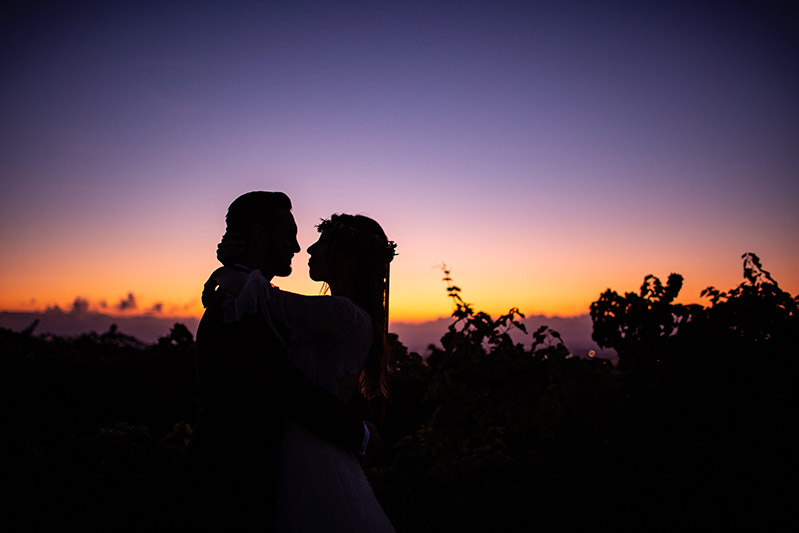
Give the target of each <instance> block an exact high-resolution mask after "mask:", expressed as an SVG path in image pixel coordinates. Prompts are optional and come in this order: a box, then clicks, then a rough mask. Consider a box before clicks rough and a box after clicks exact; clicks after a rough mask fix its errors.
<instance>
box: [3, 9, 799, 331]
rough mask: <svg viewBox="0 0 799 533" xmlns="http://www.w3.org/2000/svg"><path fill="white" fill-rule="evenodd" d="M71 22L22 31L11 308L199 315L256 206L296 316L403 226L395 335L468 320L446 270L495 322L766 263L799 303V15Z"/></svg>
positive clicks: (421, 12) (381, 15)
mask: <svg viewBox="0 0 799 533" xmlns="http://www.w3.org/2000/svg"><path fill="white" fill-rule="evenodd" d="M69 4H71V3H68V2H64V3H61V4H56V5H51V4H47V3H41V2H16V3H15V7H11V8H8V7H6V8H4V11H3V14H2V23H0V39H1V40H2V46H1V47H0V57H1V58H2V77H1V78H0V86H1V87H2V90H1V91H0V248H1V249H2V254H0V310H37V309H44V308H46V307H48V306H53V305H59V306H60V307H61V308H63V309H69V308H70V307H71V306H72V303H73V301H74V300H75V298H76V297H80V298H81V299H83V300H84V301H85V302H87V303H88V305H89V308H90V309H93V310H98V311H99V310H102V311H106V312H117V311H119V308H120V304H121V302H123V301H126V302H127V304H126V305H121V307H126V308H127V311H126V312H128V313H131V312H134V313H146V312H159V313H161V314H165V315H173V316H186V315H195V316H196V315H199V314H200V313H201V312H202V307H201V305H200V300H199V295H200V290H201V288H202V284H203V282H204V281H205V279H206V277H207V276H208V274H209V273H210V272H211V271H212V270H213V269H214V268H216V267H217V266H218V263H217V262H216V259H215V248H216V244H217V242H218V241H219V238H220V236H221V235H222V233H223V232H224V217H225V212H226V209H227V206H228V205H229V204H230V202H231V201H233V199H235V198H236V197H237V196H238V195H240V194H242V193H244V192H247V191H250V190H280V191H284V192H286V193H287V194H288V195H289V196H290V197H291V198H292V201H293V202H294V214H295V217H296V220H297V224H298V226H299V240H300V244H301V245H302V246H303V252H302V253H300V254H298V255H297V256H295V259H294V273H293V274H292V276H290V277H289V278H287V279H285V280H282V279H278V280H275V281H276V283H277V284H278V285H279V286H281V288H284V289H288V290H294V291H298V292H303V293H306V294H317V293H318V292H319V285H318V284H316V283H314V282H311V281H310V280H309V279H308V278H307V260H308V256H307V254H306V253H305V251H304V249H305V248H307V246H309V245H310V244H312V243H313V241H314V240H315V238H316V230H315V228H314V225H315V224H316V223H317V222H318V221H319V219H320V218H321V217H327V216H329V215H330V214H331V213H334V212H348V213H361V214H365V215H368V216H371V217H373V218H375V219H376V220H378V221H379V222H380V223H381V224H382V225H383V228H384V229H385V231H386V233H387V234H388V235H389V238H391V239H393V240H395V241H396V242H397V243H398V252H399V256H398V257H397V258H396V259H395V262H394V263H393V264H392V271H391V272H392V280H391V317H392V319H394V320H404V321H408V320H427V319H432V318H435V317H440V316H446V315H448V314H449V313H450V311H451V303H450V301H449V300H448V299H447V297H446V291H445V284H444V283H443V282H442V281H441V278H442V273H441V270H440V268H439V266H440V265H441V264H443V263H446V264H447V265H448V266H449V267H450V268H451V271H452V275H453V277H454V278H455V282H456V284H457V285H459V286H460V287H461V288H462V289H463V297H464V299H466V300H467V301H470V302H473V303H474V304H475V306H476V307H477V308H478V309H482V310H485V311H487V312H489V313H491V314H498V313H504V312H506V311H507V310H508V308H510V307H512V306H516V307H519V308H520V309H521V310H522V311H523V312H525V313H528V314H533V313H540V314H549V315H564V316H568V315H575V314H581V313H586V312H588V307H589V305H590V303H591V302H592V301H594V300H596V299H597V297H598V296H599V294H600V293H601V292H602V291H604V290H605V289H606V288H612V289H614V290H617V291H619V292H625V291H633V290H637V289H638V287H639V286H640V285H641V282H642V280H643V277H644V276H645V275H647V274H654V275H656V276H659V277H661V278H662V279H664V280H665V278H666V277H667V276H668V275H669V274H670V273H672V272H678V273H681V274H682V275H683V276H684V277H685V286H684V288H683V293H682V297H681V300H682V301H684V302H698V301H700V298H699V293H700V291H701V290H702V289H703V288H705V287H706V286H708V285H715V286H716V287H718V288H720V289H729V288H731V287H733V286H734V285H737V284H738V283H739V282H740V281H741V280H742V275H741V272H742V269H741V255H742V254H743V253H744V252H749V251H751V252H755V253H757V254H758V255H759V256H760V258H761V260H762V261H763V263H764V266H765V268H766V269H768V270H769V271H770V272H771V273H772V275H773V276H774V278H775V279H777V281H779V282H780V284H781V286H782V287H783V288H784V289H785V290H787V291H788V292H790V293H791V294H793V295H796V294H797V292H799V231H798V230H799V209H798V208H797V204H799V71H798V68H799V53H798V52H799V46H797V43H798V41H797V37H796V36H797V35H799V24H797V19H796V17H795V16H793V15H792V14H791V13H790V12H789V11H788V10H787V8H782V7H780V6H781V5H782V4H781V3H772V2H751V3H734V2H733V3H729V4H728V3H716V5H717V8H710V7H707V5H704V4H702V3H701V2H663V3H662V4H653V3H651V2H568V1H567V2H540V3H539V2H507V3H506V2H419V3H416V2H409V1H405V2H325V3H324V6H325V7H320V6H319V5H318V4H316V3H304V2H275V3H273V2H216V3H214V2H159V3H151V4H148V3H147V2H131V3H127V2H97V3H81V5H82V6H83V7H82V8H75V7H73V6H70V5H69ZM162 4H163V5H162ZM148 5H149V6H150V7H148ZM786 5H787V3H786ZM129 293H132V295H133V299H128V295H129ZM134 301H135V306H134V305H133V304H134Z"/></svg>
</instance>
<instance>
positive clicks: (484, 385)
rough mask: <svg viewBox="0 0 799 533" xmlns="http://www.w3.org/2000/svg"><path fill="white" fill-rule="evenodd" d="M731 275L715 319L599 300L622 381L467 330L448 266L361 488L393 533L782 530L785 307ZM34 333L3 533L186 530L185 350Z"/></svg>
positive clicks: (515, 320) (18, 403)
mask: <svg viewBox="0 0 799 533" xmlns="http://www.w3.org/2000/svg"><path fill="white" fill-rule="evenodd" d="M743 263H744V267H743V278H744V279H743V282H742V283H741V284H739V285H738V286H737V287H734V288H732V289H730V290H728V291H720V290H717V289H715V288H714V287H708V288H707V289H706V290H705V291H703V292H702V296H703V297H705V298H707V301H708V304H707V306H702V305H683V304H678V303H676V299H677V297H678V296H679V293H680V290H681V288H682V277H681V276H680V275H679V274H672V275H670V276H669V277H668V279H667V281H666V283H665V284H663V283H661V281H660V280H659V279H658V278H656V277H655V276H652V275H649V276H646V277H645V278H644V282H643V284H642V286H641V289H640V290H639V291H638V293H627V294H624V295H619V294H618V293H616V292H614V291H612V290H610V289H609V290H607V291H605V292H603V293H602V294H601V295H600V296H599V298H598V299H597V301H596V302H594V303H593V304H592V305H591V316H592V319H593V321H594V332H593V338H594V339H595V340H596V341H597V342H598V343H599V344H600V346H603V347H610V348H614V349H615V350H616V351H617V353H618V354H619V361H618V365H617V366H613V365H612V364H610V362H609V361H607V360H603V359H599V358H593V359H590V358H589V359H581V358H578V357H574V356H573V355H572V354H571V353H570V351H569V349H568V347H567V346H566V345H565V344H564V343H563V340H562V339H561V338H560V335H559V334H558V333H557V332H556V331H553V330H551V329H550V328H547V327H546V326H543V327H541V328H539V329H538V330H536V331H534V332H531V333H530V334H529V336H528V337H526V338H527V339H529V341H528V342H526V343H514V342H513V340H512V339H511V336H510V332H511V331H512V330H513V329H514V328H518V329H519V330H521V331H522V332H525V328H524V324H523V322H522V320H523V319H524V315H523V314H522V313H521V312H519V310H518V309H516V308H511V309H510V310H509V311H508V313H506V314H504V315H502V316H500V317H498V318H496V319H495V318H492V317H491V316H490V315H488V314H487V313H484V312H479V311H476V310H475V307H474V306H473V305H472V304H470V303H467V302H466V301H465V300H463V298H462V296H461V289H460V287H458V286H456V285H454V283H453V280H452V278H451V276H450V272H449V270H447V269H446V268H445V269H444V281H445V282H446V284H447V289H446V290H447V294H448V295H449V296H450V297H451V298H452V301H453V313H452V319H453V320H452V323H451V324H450V326H449V327H448V328H447V330H446V331H445V332H444V333H443V336H442V338H441V345H440V347H436V346H431V347H430V349H429V354H428V356H427V357H426V359H423V358H422V357H421V356H420V355H419V354H417V353H413V352H409V351H408V350H407V348H406V347H405V346H404V345H403V344H402V342H401V340H400V339H398V338H397V336H396V335H390V336H389V339H388V340H389V346H390V349H391V354H392V365H391V374H390V386H391V392H392V400H391V402H390V403H387V404H379V403H377V404H375V403H373V404H368V403H366V402H364V401H363V399H362V398H360V399H357V398H356V401H355V403H354V405H353V407H354V408H356V409H359V410H361V412H362V413H363V416H364V418H371V419H373V420H375V421H376V422H379V423H380V424H381V426H380V427H381V434H382V436H383V437H384V440H385V442H386V444H387V450H386V452H384V453H383V454H382V455H381V456H379V457H378V458H377V460H376V462H375V463H374V466H373V467H372V468H370V469H369V470H368V475H369V477H370V480H371V482H372V484H373V487H374V489H375V492H376V493H377V495H378V498H379V499H380V501H381V504H382V505H383V507H384V508H385V510H386V512H387V513H388V514H389V516H390V518H391V519H392V522H393V523H394V524H395V526H396V528H397V530H398V531H414V532H425V531H440V530H461V531H484V530H497V529H513V530H519V529H521V530H525V529H533V528H538V529H541V528H544V529H555V528H558V529H564V528H565V529H576V528H587V527H596V525H597V524H599V523H603V524H608V525H612V526H613V527H615V528H617V529H618V528H620V527H622V528H631V529H632V528H635V529H640V528H641V526H642V524H646V525H645V526H644V527H645V528H647V529H651V528H652V527H654V528H661V529H664V530H668V529H676V528H683V527H685V525H686V524H688V523H690V524H692V525H694V526H696V527H697V528H702V529H721V530H726V529H732V528H744V529H757V530H763V529H791V526H792V525H793V523H792V521H793V516H792V515H791V514H790V513H789V512H788V511H789V510H790V509H791V508H792V504H793V495H792V494H791V493H790V492H789V491H790V489H789V488H783V487H791V485H790V483H788V482H789V481H790V480H792V479H793V477H794V476H795V466H792V465H793V464H794V463H795V460H794V456H795V452H794V450H793V448H792V443H793V442H794V441H793V440H792V439H793V437H792V435H791V434H790V431H791V429H792V428H793V425H794V422H793V421H794V419H795V413H796V409H797V404H798V403H799V402H797V394H796V386H795V383H794V376H795V375H796V366H797V358H796V346H797V343H799V323H797V320H799V318H797V315H798V314H799V313H798V312H797V299H796V298H795V297H791V295H790V294H788V293H787V292H785V291H783V290H782V289H781V288H780V287H779V285H778V283H777V282H776V281H775V280H774V279H773V277H772V276H771V274H770V273H769V272H768V271H766V270H765V269H764V268H763V266H762V264H761V262H760V259H759V258H758V257H757V256H756V255H755V254H751V253H750V254H744V256H743ZM29 329H30V331H26V332H22V333H15V332H11V331H9V330H5V329H0V345H2V346H3V354H2V360H0V364H2V365H3V368H2V373H1V374H0V375H2V376H3V378H4V379H3V394H4V406H5V408H6V411H7V416H6V417H5V429H6V430H7V431H6V438H5V441H4V446H5V448H6V449H5V450H4V451H5V455H6V457H7V459H8V461H7V463H6V465H7V466H6V468H5V469H4V471H3V472H2V473H3V474H4V479H6V480H7V483H8V484H9V485H10V486H12V487H15V489H16V491H15V496H13V498H14V499H12V500H10V501H9V503H10V505H9V508H10V509H12V512H11V514H10V515H9V517H8V522H9V523H13V521H14V519H20V518H22V519H24V520H25V522H23V524H24V526H25V529H37V528H38V529H44V528H45V527H53V526H58V527H64V526H65V525H68V524H81V525H83V526H87V525H88V526H89V528H90V529H91V528H92V527H93V526H96V527H97V528H100V527H109V526H108V524H112V525H111V526H110V527H111V528H112V529H127V530H131V531H134V530H135V531H140V530H148V531H158V530H164V531H175V530H181V529H191V528H192V527H193V525H192V524H191V522H190V521H188V522H187V519H188V518H190V516H191V511H190V506H189V504H190V503H191V497H190V495H191V486H190V484H189V483H188V480H187V478H186V477H185V470H184V465H183V461H184V460H185V446H186V441H187V437H188V435H189V434H190V432H191V422H192V421H193V417H194V409H195V402H194V400H195V397H194V393H195V390H194V361H193V346H194V340H193V338H192V335H191V332H190V331H188V329H187V328H185V327H184V326H182V325H180V324H176V325H175V326H174V327H173V328H172V329H171V331H170V332H169V334H168V335H165V336H164V337H162V338H161V339H159V341H158V342H157V343H156V344H154V345H145V344H143V343H140V342H139V341H137V340H136V339H134V338H133V337H129V336H127V335H124V334H122V333H121V332H119V331H118V330H117V329H116V328H112V329H110V330H109V331H107V332H105V333H102V334H97V333H89V334H86V335H82V336H80V337H76V338H60V337H53V336H49V337H41V336H39V337H37V336H33V335H32V329H31V328H29ZM525 333H526V332H525ZM254 423H259V422H258V421H254ZM232 438H246V428H243V431H242V434H241V435H236V436H234V437H232ZM48 517H53V518H52V520H50V519H48ZM653 521H655V522H656V523H655V524H653ZM100 524H103V526H100ZM650 526H651V527H650Z"/></svg>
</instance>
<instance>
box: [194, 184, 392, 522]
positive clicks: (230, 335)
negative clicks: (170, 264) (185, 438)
mask: <svg viewBox="0 0 799 533" xmlns="http://www.w3.org/2000/svg"><path fill="white" fill-rule="evenodd" d="M290 210H291V201H290V200H289V198H288V196H286V195H285V194H283V193H278V192H264V191H253V192H249V193H246V194H244V195H242V196H240V197H239V198H237V199H236V200H235V201H234V202H233V203H232V204H231V205H230V207H229V209H228V213H227V217H226V223H227V231H229V232H236V233H238V234H239V235H241V236H242V239H244V241H245V243H246V246H245V251H244V254H243V255H242V256H241V257H240V258H239V259H238V260H237V261H236V264H235V265H231V266H233V267H234V268H236V269H239V270H241V271H243V272H248V271H252V270H255V269H259V270H260V271H261V273H262V274H263V276H264V277H265V278H266V279H267V280H271V279H272V277H273V276H287V275H288V274H290V273H291V259H292V257H293V256H294V254H295V253H296V252H298V251H299V250H300V247H299V244H298V242H297V226H296V224H295V222H294V217H293V216H292V214H291V211H290ZM214 289H215V287H210V286H206V290H205V291H204V293H203V304H204V305H205V306H206V311H205V313H204V314H203V317H202V320H201V321H200V325H199V327H198V330H197V344H196V346H197V348H196V360H197V374H198V381H199V392H200V403H201V409H200V414H199V416H198V422H197V428H196V430H195V433H194V436H193V439H192V443H191V446H190V450H191V456H192V463H193V465H194V471H195V473H196V476H197V477H196V478H195V479H196V482H197V487H196V489H197V490H198V491H199V496H198V498H197V499H196V501H197V504H198V518H199V525H200V527H201V528H208V529H209V530H211V529H213V530H231V529H254V528H257V529H259V530H267V531H269V530H272V529H274V527H275V520H276V514H275V513H276V502H277V490H278V475H279V465H280V441H281V430H282V426H283V417H284V416H288V417H291V418H293V419H294V420H296V421H297V422H299V423H301V424H302V425H304V426H305V427H306V428H308V429H309V430H311V431H313V432H315V433H317V434H318V435H320V436H321V437H323V438H325V439H326V440H329V441H331V442H333V443H336V444H339V445H341V446H342V447H345V448H348V449H351V450H354V451H356V452H364V451H365V450H364V449H365V445H366V442H367V441H368V440H370V434H371V436H372V438H371V440H372V442H371V443H370V449H369V452H370V453H371V452H373V451H374V449H375V447H379V446H380V443H379V437H378V436H377V435H376V433H375V432H374V427H373V426H371V429H372V431H371V432H370V431H369V429H368V428H367V426H366V425H365V424H364V423H362V422H361V421H360V420H359V419H358V418H356V417H355V416H354V415H353V414H352V413H350V412H349V411H348V410H347V408H346V406H345V405H344V404H343V403H341V401H340V400H338V398H336V397H335V396H333V395H332V394H330V393H329V392H327V391H325V390H323V389H321V388H318V387H316V386H315V385H313V384H312V383H311V382H310V381H307V380H306V379H305V377H304V376H303V375H302V373H301V372H300V371H299V370H298V369H297V368H296V367H295V366H294V365H293V364H292V363H291V361H290V360H289V358H288V354H287V351H286V347H285V345H284V344H283V342H282V340H281V339H280V337H279V335H278V334H277V333H276V332H275V330H274V329H273V327H272V326H271V325H270V324H269V323H268V322H267V320H266V319H265V318H264V317H263V316H260V315H259V314H249V315H245V316H244V317H243V318H242V319H240V320H237V321H231V320H230V317H229V315H228V316H227V317H226V316H225V305H224V302H225V300H226V299H227V300H228V302H229V303H230V298H231V295H229V294H226V293H224V292H223V291H222V290H221V289H220V290H214ZM228 306H229V304H228Z"/></svg>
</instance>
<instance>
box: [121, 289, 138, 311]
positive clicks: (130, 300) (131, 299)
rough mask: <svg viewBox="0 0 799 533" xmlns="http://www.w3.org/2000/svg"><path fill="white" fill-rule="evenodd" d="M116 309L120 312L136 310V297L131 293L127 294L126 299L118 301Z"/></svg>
mask: <svg viewBox="0 0 799 533" xmlns="http://www.w3.org/2000/svg"><path fill="white" fill-rule="evenodd" d="M116 307H117V309H118V310H120V311H131V310H133V309H136V308H137V307H138V304H137V303H136V297H135V296H133V293H132V292H129V293H128V297H127V298H125V299H123V300H120V301H119V303H118V304H117V306H116Z"/></svg>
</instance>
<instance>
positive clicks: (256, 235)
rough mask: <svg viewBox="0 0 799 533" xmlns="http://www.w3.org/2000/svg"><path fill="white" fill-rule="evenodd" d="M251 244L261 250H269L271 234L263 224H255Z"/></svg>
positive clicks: (251, 234)
mask: <svg viewBox="0 0 799 533" xmlns="http://www.w3.org/2000/svg"><path fill="white" fill-rule="evenodd" d="M250 242H252V243H254V244H255V245H256V246H257V247H259V248H261V249H264V250H266V249H268V248H269V232H268V231H266V228H264V227H263V225H261V224H255V225H254V226H253V227H252V230H250Z"/></svg>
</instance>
